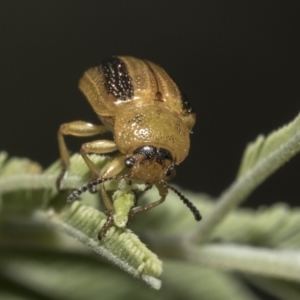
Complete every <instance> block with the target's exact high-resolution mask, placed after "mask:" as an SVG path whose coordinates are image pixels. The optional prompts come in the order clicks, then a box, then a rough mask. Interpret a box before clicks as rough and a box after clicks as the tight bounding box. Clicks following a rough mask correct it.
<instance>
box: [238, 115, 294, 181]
mask: <svg viewBox="0 0 300 300" xmlns="http://www.w3.org/2000/svg"><path fill="white" fill-rule="evenodd" d="M299 130H300V115H298V116H297V117H296V118H295V119H294V120H293V121H292V122H290V123H289V124H287V125H285V126H283V127H282V128H279V129H278V130H276V131H274V132H272V133H270V134H269V135H268V136H267V137H265V136H263V135H259V136H258V137H257V139H256V140H255V141H254V142H252V143H250V144H249V145H248V146H247V148H246V150H245V152H244V155H243V158H242V161H241V164H240V169H239V171H238V178H239V177H242V176H243V175H245V174H246V173H247V172H248V171H249V170H251V169H252V168H253V167H254V166H255V165H256V164H258V163H259V162H260V161H262V160H263V159H265V158H267V157H268V156H269V155H270V154H272V153H273V152H274V151H276V150H279V149H281V150H283V147H284V146H285V145H288V144H289V143H291V141H292V140H293V138H296V139H297V140H299V137H297V136H298V135H299ZM298 151H299V149H298V148H297V147H295V148H294V149H293V148H290V149H289V152H288V153H286V155H285V159H284V161H283V162H285V161H287V160H289V159H290V158H291V157H293V156H294V155H295V154H296V153H297V152H298ZM281 152H282V151H281Z"/></svg>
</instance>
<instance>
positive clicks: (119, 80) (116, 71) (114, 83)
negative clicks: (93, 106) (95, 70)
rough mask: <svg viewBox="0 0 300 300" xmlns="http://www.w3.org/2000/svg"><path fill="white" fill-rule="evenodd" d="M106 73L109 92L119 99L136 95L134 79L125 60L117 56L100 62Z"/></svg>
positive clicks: (106, 84) (105, 83)
mask: <svg viewBox="0 0 300 300" xmlns="http://www.w3.org/2000/svg"><path fill="white" fill-rule="evenodd" d="M100 68H102V70H103V74H104V80H105V81H104V86H105V88H106V90H107V93H109V94H112V95H114V96H115V97H116V98H117V100H123V101H125V100H128V99H130V98H132V96H133V95H134V89H133V85H132V79H131V77H130V76H129V74H128V70H127V67H126V65H125V64H124V62H123V61H122V60H121V59H119V58H118V57H116V56H113V57H110V58H107V59H105V60H103V61H102V62H101V63H100Z"/></svg>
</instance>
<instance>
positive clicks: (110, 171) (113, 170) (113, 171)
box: [98, 154, 126, 240]
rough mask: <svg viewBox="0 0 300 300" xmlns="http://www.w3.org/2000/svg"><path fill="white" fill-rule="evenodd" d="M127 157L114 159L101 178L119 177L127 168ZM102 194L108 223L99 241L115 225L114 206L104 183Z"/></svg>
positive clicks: (101, 185)
mask: <svg viewBox="0 0 300 300" xmlns="http://www.w3.org/2000/svg"><path fill="white" fill-rule="evenodd" d="M125 157H126V155H124V154H122V155H119V156H117V157H116V158H114V159H113V160H112V161H111V162H110V164H109V165H108V167H107V169H106V170H105V172H104V173H103V174H101V177H103V178H107V177H113V176H116V175H118V174H119V173H120V172H121V171H122V170H123V169H124V168H125V164H124V159H125ZM100 192H101V196H102V201H103V203H104V205H105V212H106V214H107V216H108V217H107V220H106V223H105V224H104V226H103V227H102V228H101V230H100V231H99V233H98V239H99V240H101V239H102V237H104V236H105V234H106V232H107V230H108V229H109V227H110V226H111V225H112V224H113V221H114V217H113V215H114V213H115V208H114V205H113V203H112V201H111V199H110V198H109V196H108V195H107V193H106V190H105V187H104V183H101V184H100Z"/></svg>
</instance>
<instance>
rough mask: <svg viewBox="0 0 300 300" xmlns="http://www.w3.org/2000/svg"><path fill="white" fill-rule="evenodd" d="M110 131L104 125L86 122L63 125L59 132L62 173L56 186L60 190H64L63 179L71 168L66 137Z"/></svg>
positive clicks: (85, 135)
mask: <svg viewBox="0 0 300 300" xmlns="http://www.w3.org/2000/svg"><path fill="white" fill-rule="evenodd" d="M106 131H108V129H107V128H106V127H105V126H104V125H94V124H91V123H88V122H84V121H74V122H70V123H65V124H62V125H61V126H60V128H59V130H58V133H57V138H58V147H59V153H60V158H61V164H62V171H61V173H60V175H59V176H58V178H57V181H56V186H57V188H58V190H62V189H63V188H62V185H61V182H62V179H63V178H64V177H65V175H66V173H67V171H68V169H69V166H70V156H69V151H68V148H67V145H66V142H65V139H64V136H65V135H72V136H76V137H88V136H93V135H97V134H102V133H104V132H106Z"/></svg>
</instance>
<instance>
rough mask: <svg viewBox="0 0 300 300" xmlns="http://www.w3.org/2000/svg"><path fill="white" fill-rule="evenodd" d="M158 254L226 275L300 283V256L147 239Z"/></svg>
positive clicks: (176, 239) (172, 239)
mask: <svg viewBox="0 0 300 300" xmlns="http://www.w3.org/2000/svg"><path fill="white" fill-rule="evenodd" d="M143 237H144V238H145V240H146V242H147V243H148V244H149V245H150V246H151V248H152V249H154V251H155V253H157V254H159V255H160V256H164V257H167V258H171V259H177V260H182V261H186V262H190V263H192V264H198V265H199V266H201V267H203V266H205V267H209V268H216V269H218V270H225V271H240V272H243V273H246V274H253V275H260V276H270V277H272V278H281V279H286V280H288V279H290V280H296V281H300V253H299V251H293V250H279V249H276V250H272V249H267V248H258V247H251V246H245V245H235V244H207V245H203V246H199V245H194V244H192V243H190V242H189V241H188V240H185V239H183V238H182V237H180V236H170V235H158V234H156V235H152V234H151V235H150V234H147V235H145V236H143Z"/></svg>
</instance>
